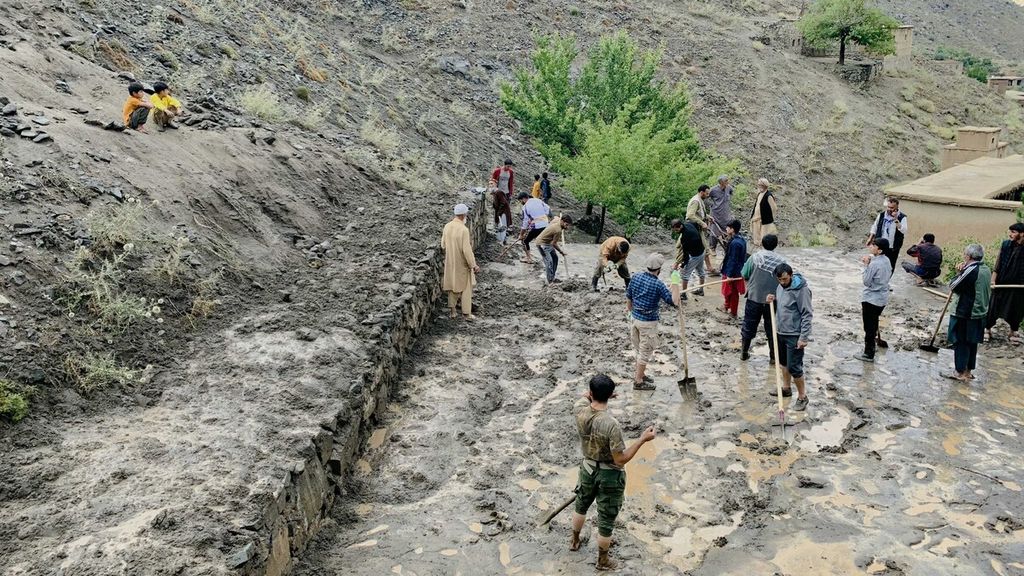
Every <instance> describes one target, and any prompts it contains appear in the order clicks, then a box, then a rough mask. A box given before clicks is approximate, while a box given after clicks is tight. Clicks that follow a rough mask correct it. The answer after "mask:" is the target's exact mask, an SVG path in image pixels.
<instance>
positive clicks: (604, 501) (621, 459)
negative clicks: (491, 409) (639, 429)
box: [569, 374, 654, 570]
mask: <svg viewBox="0 0 1024 576" xmlns="http://www.w3.org/2000/svg"><path fill="white" fill-rule="evenodd" d="M612 398H615V382H613V381H612V379H611V378H609V377H608V376H606V375H604V374H598V375H596V376H594V377H593V378H591V379H590V383H589V390H587V392H586V393H585V394H584V395H583V398H581V399H579V400H577V401H576V404H575V405H574V406H573V414H574V415H575V417H576V429H577V431H578V432H579V435H580V447H581V448H582V449H583V462H581V463H580V470H579V480H578V482H577V484H576V508H575V513H574V514H573V515H572V541H571V543H570V544H569V550H572V551H576V550H579V549H580V544H581V542H580V532H581V531H582V530H583V523H584V522H586V520H587V510H589V509H590V505H591V504H593V503H594V501H595V500H596V501H597V535H598V536H597V569H598V570H615V569H616V568H618V566H619V563H618V562H616V561H615V560H612V559H611V558H610V557H609V556H608V549H609V548H610V547H611V545H612V529H613V528H614V527H615V518H616V516H618V515H619V510H620V509H621V508H622V501H623V499H624V496H625V491H626V471H625V470H624V468H625V466H626V463H627V462H629V461H630V460H632V459H633V457H634V456H636V453H637V450H639V449H640V447H641V446H643V445H644V444H645V443H647V442H650V441H651V440H654V426H651V427H649V428H647V429H646V430H644V431H643V434H641V435H640V438H639V439H637V441H636V442H634V443H633V445H632V446H630V447H629V448H628V449H627V448H626V443H625V442H624V441H623V439H622V427H621V426H619V423H618V422H617V421H616V420H615V418H612V417H611V416H609V415H608V401H609V400H610V399H612Z"/></svg>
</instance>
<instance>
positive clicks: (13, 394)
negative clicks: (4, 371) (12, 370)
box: [0, 379, 31, 422]
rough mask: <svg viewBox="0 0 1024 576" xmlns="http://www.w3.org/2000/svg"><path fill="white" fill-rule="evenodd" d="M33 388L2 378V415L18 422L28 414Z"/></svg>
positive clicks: (0, 413)
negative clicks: (29, 397) (29, 399)
mask: <svg viewBox="0 0 1024 576" xmlns="http://www.w3.org/2000/svg"><path fill="white" fill-rule="evenodd" d="M30 394H31V388H29V387H26V386H18V385H17V384H15V383H13V382H11V381H10V380H3V379H0V417H3V418H6V419H8V420H10V421H11V422H17V421H19V420H21V419H22V418H24V417H25V416H26V415H27V414H28V396H29V395H30Z"/></svg>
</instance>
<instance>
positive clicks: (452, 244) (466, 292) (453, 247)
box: [441, 204, 480, 320]
mask: <svg viewBox="0 0 1024 576" xmlns="http://www.w3.org/2000/svg"><path fill="white" fill-rule="evenodd" d="M453 211H454V212H455V217H454V218H452V221H451V222H449V223H447V224H445V225H444V231H443V232H442V233H441V249H443V250H444V276H443V277H442V279H441V289H442V290H444V291H445V292H448V309H449V310H450V311H451V317H452V318H456V317H457V315H456V314H455V304H456V303H457V302H458V301H459V298H462V315H463V317H465V318H466V319H467V320H472V319H474V318H475V316H473V286H475V285H476V273H477V272H480V267H479V266H477V264H476V257H474V256H473V245H472V243H471V242H470V240H469V228H466V214H468V213H469V207H468V206H466V205H465V204H456V205H455V209H454V210H453Z"/></svg>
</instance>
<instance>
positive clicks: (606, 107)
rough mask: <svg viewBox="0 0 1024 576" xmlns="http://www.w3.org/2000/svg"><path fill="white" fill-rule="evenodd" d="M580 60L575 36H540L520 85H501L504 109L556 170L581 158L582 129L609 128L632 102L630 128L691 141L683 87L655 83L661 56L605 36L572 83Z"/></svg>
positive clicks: (519, 73) (622, 37)
mask: <svg viewBox="0 0 1024 576" xmlns="http://www.w3.org/2000/svg"><path fill="white" fill-rule="evenodd" d="M578 56H579V50H578V49H577V47H576V41H575V39H573V38H571V37H568V38H556V37H552V36H542V37H539V38H538V39H537V48H536V50H534V52H533V54H532V55H531V58H530V62H531V67H530V68H520V69H517V70H516V71H515V76H514V80H513V81H512V82H505V83H503V84H502V85H501V87H500V100H501V103H502V105H503V106H504V108H505V111H506V112H508V114H509V115H510V116H512V117H513V118H515V119H516V120H518V121H519V122H520V123H521V124H522V130H523V132H524V133H525V134H527V135H529V136H532V137H533V138H534V139H535V140H536V144H537V148H538V150H540V152H541V154H543V155H544V157H545V158H547V159H548V161H549V162H551V164H552V165H553V166H554V167H555V168H556V169H558V170H560V171H561V170H564V169H563V167H562V163H563V162H564V161H565V159H567V158H571V157H573V156H575V155H576V154H578V153H579V150H580V148H581V147H582V145H583V138H584V135H583V132H582V130H583V126H584V125H586V124H587V123H590V122H611V121H612V120H615V119H616V118H617V117H618V115H619V112H620V111H621V110H622V109H623V107H624V106H625V105H626V104H627V103H629V102H633V101H638V102H639V104H638V106H636V107H635V108H634V109H633V110H634V111H633V115H632V116H631V117H630V118H629V119H627V123H628V124H629V125H632V124H633V123H636V122H638V121H640V120H641V119H645V118H649V117H653V118H654V119H655V125H656V126H657V127H658V128H659V129H660V128H663V127H667V126H671V127H672V128H673V130H674V131H675V132H673V135H674V137H675V138H678V139H682V140H690V139H691V138H692V131H691V130H690V127H689V124H688V123H687V122H686V121H687V120H689V114H690V99H689V95H688V94H687V92H686V89H685V87H684V86H683V85H676V86H668V85H667V84H666V82H664V81H663V80H659V79H657V78H656V74H657V70H658V64H659V63H660V62H661V58H662V53H661V52H660V51H656V50H641V49H640V48H639V47H638V46H637V45H636V42H634V41H633V40H632V39H631V38H630V37H629V36H628V35H627V34H626V33H625V32H619V33H617V34H615V35H612V36H606V37H603V38H601V39H600V40H599V41H598V43H597V44H596V45H595V46H594V47H593V48H592V49H591V50H590V51H589V52H588V53H587V59H586V61H585V62H584V63H583V66H582V67H581V69H580V72H579V75H578V77H576V78H575V79H573V78H571V74H570V73H571V68H572V64H573V62H574V61H575V60H576V58H577V57H578ZM693 142H694V143H695V142H696V140H695V139H693Z"/></svg>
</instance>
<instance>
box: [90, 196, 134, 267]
mask: <svg viewBox="0 0 1024 576" xmlns="http://www.w3.org/2000/svg"><path fill="white" fill-rule="evenodd" d="M144 211H145V208H144V207H143V206H142V204H141V203H139V202H126V203H124V204H118V205H117V206H115V207H113V208H112V209H111V210H108V211H104V212H100V213H98V212H92V213H90V214H89V215H88V216H86V218H85V222H86V225H87V226H88V228H89V237H90V238H91V239H92V243H91V244H90V245H89V250H90V251H91V252H92V253H93V254H95V255H96V256H98V257H100V258H111V257H113V256H115V255H116V254H118V253H120V252H122V251H126V250H130V245H136V246H141V245H142V244H143V243H145V242H148V241H149V233H148V232H147V230H146V228H145V224H144V223H143V222H142V214H143V212H144Z"/></svg>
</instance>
